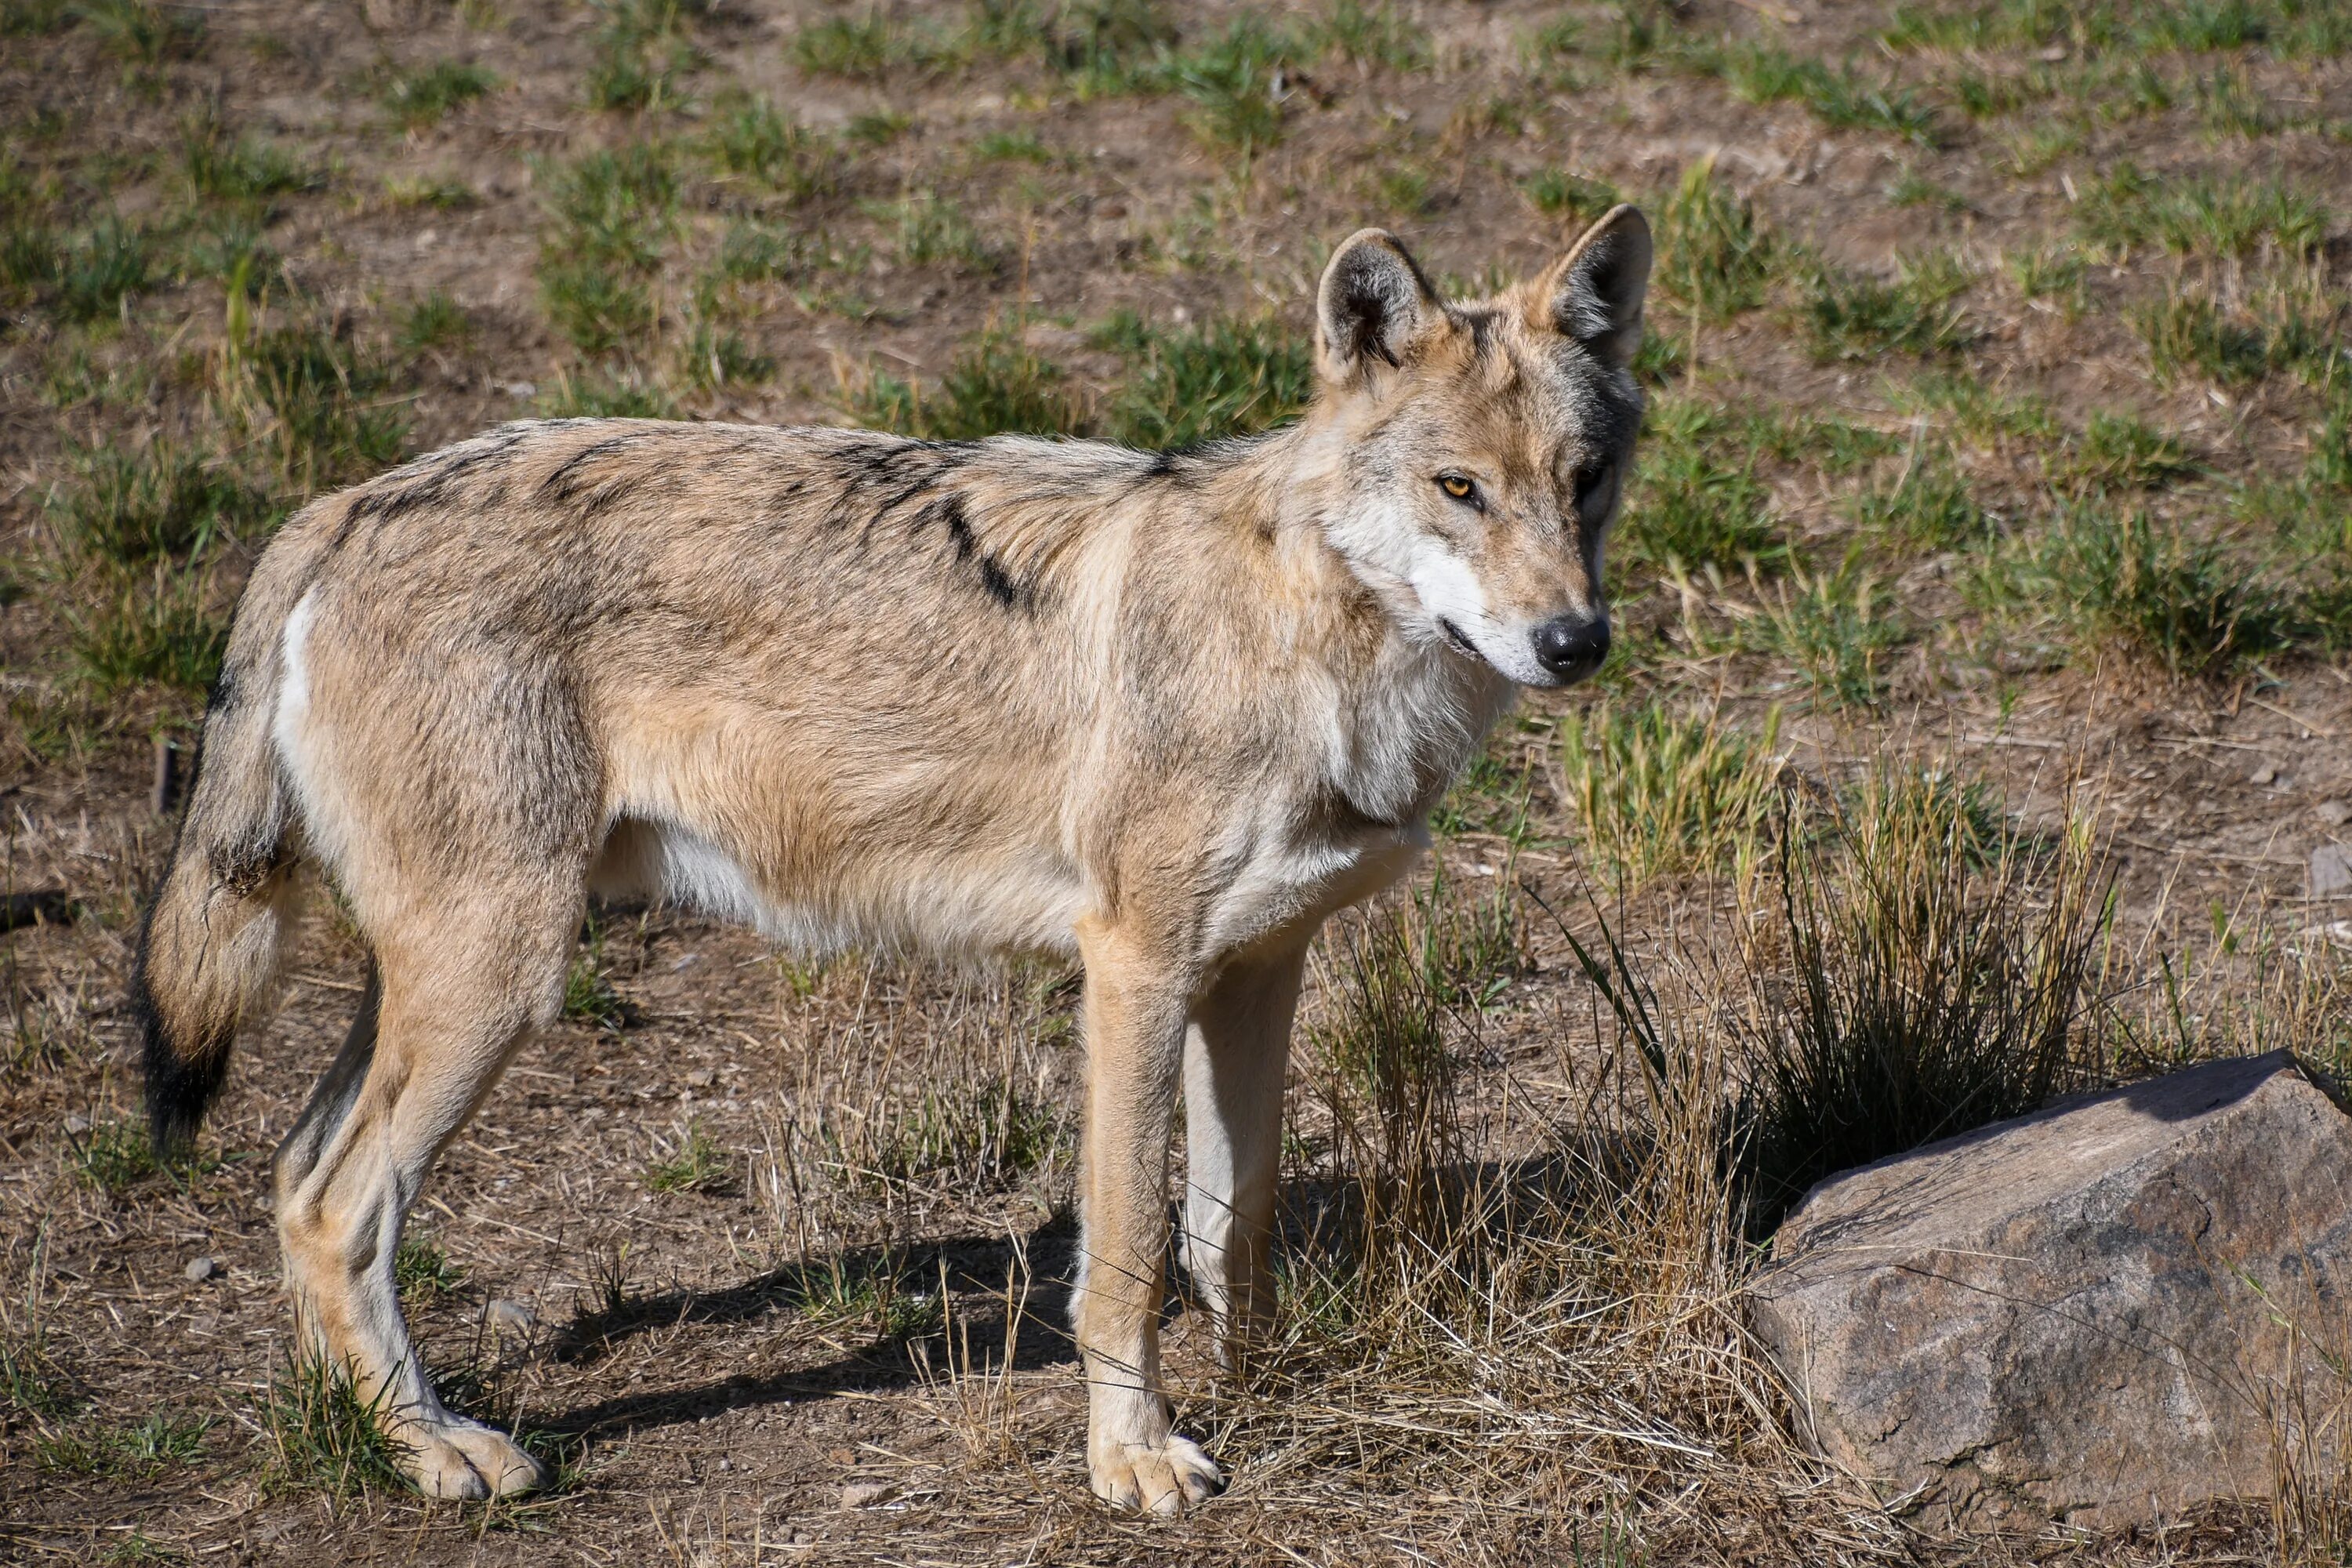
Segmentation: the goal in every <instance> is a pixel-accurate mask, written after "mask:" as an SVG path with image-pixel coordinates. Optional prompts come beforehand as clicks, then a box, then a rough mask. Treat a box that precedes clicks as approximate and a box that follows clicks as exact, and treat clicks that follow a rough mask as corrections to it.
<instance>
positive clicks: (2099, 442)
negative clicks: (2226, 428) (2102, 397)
mask: <svg viewBox="0 0 2352 1568" xmlns="http://www.w3.org/2000/svg"><path fill="white" fill-rule="evenodd" d="M2196 471H2197V463H2196V460H2195V459H2194V458H2191V457H2190V456H2189V450H2188V448H2187V447H2183V446H2182V445H2181V444H2180V442H2179V440H2178V439H2177V438H2175V437H2171V436H2168V435H2166V434H2165V433H2164V432H2163V431H2161V430H2158V429H2157V428H2156V427H2155V426H2152V425H2149V424H2147V423H2146V422H2145V421H2142V420H2138V419H2135V418H2133V417H2132V416H2130V415H2128V414H2094V415H2092V416H2091V418H2090V422H2089V423H2088V424H2087V425H2085V426H2084V429H2083V433H2082V434H2081V435H2080V436H2077V437H2070V438H2069V439H2067V440H2066V441H2065V442H2064V443H2063V445H2062V446H2061V447H2059V449H2058V451H2057V452H2056V453H2054V454H2053V457H2052V458H2051V462H2050V478H2051V480H2052V482H2053V483H2054V484H2056V485H2058V486H2059V487H2060V488H2061V489H2066V490H2068V491H2070V492H2073V493H2074V494H2077V495H2108V494H2113V493H2115V492H2116V491H2119V490H2147V489H2158V488H2159V487H2161V486H2164V485H2168V484H2170V483H2171V482H2172V481H2173V480H2175V479H2185V478H2187V477H2188V476H2189V475H2190V474H2193V473H2195V472H2196Z"/></svg>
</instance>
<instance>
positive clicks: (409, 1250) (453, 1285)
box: [392, 1236, 466, 1305]
mask: <svg viewBox="0 0 2352 1568" xmlns="http://www.w3.org/2000/svg"><path fill="white" fill-rule="evenodd" d="M465 1279H466V1271H465V1270H464V1269H463V1268H458V1267H457V1265H456V1264H454V1263H452V1262H450V1261H449V1255H448V1253H447V1252H446V1251H444V1250H443V1249H442V1248H441V1247H438V1246H437V1245H436V1244H435V1243H433V1242H431V1241H427V1240H426V1239H425V1237H421V1236H404V1237H401V1238H400V1246H399V1247H397V1248H395V1249H394V1252H393V1255H392V1282H393V1285H394V1289H398V1290H399V1292H400V1299H401V1300H403V1301H404V1302H406V1303H409V1304H410V1305H422V1304H423V1303H425V1302H427V1301H431V1300H436V1298H439V1297H442V1296H446V1295H447V1294H448V1293H449V1292H450V1291H452V1290H455V1289H457V1287H458V1286H459V1285H461V1284H463V1283H465Z"/></svg>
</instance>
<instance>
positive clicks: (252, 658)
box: [131, 549, 299, 1152]
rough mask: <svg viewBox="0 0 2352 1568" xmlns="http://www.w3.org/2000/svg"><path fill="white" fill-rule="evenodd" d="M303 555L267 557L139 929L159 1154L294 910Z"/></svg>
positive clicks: (186, 1118)
mask: <svg viewBox="0 0 2352 1568" xmlns="http://www.w3.org/2000/svg"><path fill="white" fill-rule="evenodd" d="M294 553H295V552H291V551H289V552H278V551H277V550H275V549H273V550H272V551H271V552H268V553H267V554H265V555H264V557H263V560H262V562H261V563H260V565H259V567H258V568H257V570H256V572H255V574H254V578H253V581H252V583H251V584H249V585H248V586H247V591H246V596H245V602H244V603H243V604H242V605H240V606H239V607H238V610H237V617H236V630H235V632H234V633H233V634H232V636H231V637H230V639H229V648H228V657H227V658H226V660H225V661H224V663H223V665H222V668H221V678H220V681H219V683H218V684H217V685H216V686H215V688H214V689H213V696H212V702H211V705H210V707H209V708H208V709H207V710H206V711H205V729H204V741H203V749H202V751H201V752H199V753H198V765H197V768H196V773H195V778H194V784H193V786H192V787H191V789H190V791H189V796H188V811H187V816H186V817H185V818H184V820H183V821H182V823H181V825H180V837H179V841H178V843H176V844H175V845H174V846H173V849H172V862H171V866H170V868H169V869H168V870H167V871H166V872H165V873H164V876H163V885H162V886H161V887H160V888H159V889H156V893H155V899H154V901H153V902H152V904H150V905H149V906H148V909H147V918H146V921H145V922H144V923H143V925H142V928H141V930H140V933H139V957H138V963H137V964H136V967H135V968H134V969H133V971H132V973H131V1007H132V1011H133V1013H134V1014H135V1016H137V1018H138V1020H139V1026H140V1029H141V1032H142V1034H143V1035H144V1036H145V1043H146V1052H145V1057H146V1073H147V1121H148V1128H149V1131H150V1133H151V1135H152V1137H153V1139H154V1142H155V1147H156V1149H157V1151H158V1152H169V1151H172V1150H174V1149H177V1148H179V1147H181V1146H183V1145H184V1144H185V1143H186V1142H188V1140H190V1139H191V1138H193V1137H194V1135H195V1131H196V1129H197V1128H198V1127H199V1126H200V1125H202V1123H203V1121H204V1116H205V1110H206V1108H208V1107H209V1106H210V1105H211V1104H212V1101H213V1097H214V1096H215V1095H216V1094H217V1093H219V1091H220V1086H221V1081H222V1079H224V1078H225V1077H226V1075H227V1072H228V1059H229V1048H230V1047H231V1046H232V1045H233V1044H234V1043H235V1040H236V1026H237V1021H238V1019H239V1018H241V1017H243V1016H246V1015H247V1013H248V1012H250V1011H251V1010H252V1009H253V1008H254V1007H255V1005H257V1004H258V1003H259V1002H260V1001H261V1000H262V999H263V998H264V997H265V995H266V994H268V991H269V989H270V987H271V984H272V983H273V982H274V981H275V980H276V978H277V975H278V959H279V955H280V952H281V950H282V948H283V946H284V941H285V937H286V934H287V932H288V931H289V929H290V928H291V926H292V924H293V921H294V917H295V915H296V913H297V912H298V911H297V907H296V901H295V896H294V894H295V889H294V879H293V875H292V873H293V854H292V845H291V837H292V832H291V829H292V821H291V818H290V816H289V810H288V803H287V801H286V798H285V790H284V785H283V783H282V781H281V776H280V770H279V764H278V749H277V742H276V741H275V739H274V738H273V737H272V735H271V732H270V730H271V722H272V717H273V715H274V713H275V711H276V709H277V702H278V675H279V670H278V664H279V657H278V655H279V640H280V633H281V632H282V630H283V628H284V626H285V623H286V617H287V616H288V615H289V614H290V613H291V611H292V609H293V601H294V600H295V599H297V598H299V584H298V583H297V582H296V581H293V580H291V579H294V578H296V577H297V576H298V573H297V572H296V571H295V570H292V569H293V568H296V567H297V565H298V563H297V562H295V561H293V560H290V559H287V558H286V557H288V556H290V555H292V554H294ZM273 558H274V559H273ZM273 568H277V569H276V570H273Z"/></svg>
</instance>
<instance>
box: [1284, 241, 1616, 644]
mask: <svg viewBox="0 0 2352 1568" xmlns="http://www.w3.org/2000/svg"><path fill="white" fill-rule="evenodd" d="M1649 278H1650V226H1649V225H1648V224H1647V223H1646V222H1644V221H1643V217H1642V215H1641V214H1640V213H1639V212H1638V211H1636V210H1635V209H1634V208H1633V207H1630V206H1621V207H1618V208H1616V209H1615V210H1614V211H1612V212H1611V213H1610V214H1609V215H1608V216H1605V217H1603V218H1601V220H1600V221H1599V222H1598V223H1596V224H1594V225H1593V226H1592V227H1591V229H1589V230H1588V231H1586V233H1585V235H1584V237H1583V238H1581V239H1580V240H1578V241H1577V242H1576V244H1575V246H1574V247H1573V248H1571V249H1570V251H1569V252H1568V254H1567V255H1565V256H1563V257H1561V258H1559V260H1558V261H1556V262H1554V263H1553V264H1552V265H1551V266H1550V267H1549V268H1547V269H1545V271H1544V272H1543V273H1542V275H1541V276H1539V277H1537V278H1535V279H1530V280H1528V281H1527V282H1524V283H1521V284H1520V285H1518V286H1517V288H1515V289H1507V290H1506V291H1505V292H1503V293H1501V294H1498V295H1496V296H1495V297H1494V298H1492V299H1487V300H1470V301H1465V302H1460V303H1449V302H1447V301H1446V300H1441V299H1439V298H1438V295H1437V291H1436V289H1433V287H1432V286H1431V284H1430V281H1429V279H1427V278H1426V277H1425V276H1423V273H1422V270H1421V268H1419V267H1418V266H1416V265H1415V264H1414V262H1413V259H1412V257H1411V256H1409V255H1407V254H1406V252H1405V249H1404V247H1403V246H1402V245H1401V244H1399V243H1398V242H1397V239H1396V237H1394V236H1393V235H1391V234H1388V233H1385V232H1383V231H1382V230H1380V229H1373V228H1368V229H1365V230H1363V231H1361V232H1360V233H1359V234H1357V235H1355V236H1353V237H1350V238H1349V240H1348V241H1347V243H1346V244H1344V245H1342V246H1340V247H1339V250H1338V251H1337V252H1336V253H1335V254H1334V255H1333V256H1332V258H1331V261H1330V265H1329V266H1328V268H1326V269H1325V271H1324V273H1323V284H1322V289H1321V291H1320V295H1319V297H1318V301H1317V310H1316V315H1317V329H1316V366H1317V371H1318V375H1319V376H1320V378H1321V381H1322V384H1323V385H1322V394H1321V396H1320V397H1319V398H1318V406H1317V409H1316V413H1315V416H1314V423H1315V425H1316V426H1317V429H1316V435H1317V437H1318V438H1319V439H1320V440H1325V441H1329V442H1332V443H1336V450H1333V451H1331V452H1330V454H1329V455H1330V456H1331V458H1333V459H1334V461H1333V464H1332V467H1331V468H1330V469H1329V470H1328V471H1329V472H1331V473H1332V474H1333V477H1334V482H1335V484H1336V485H1337V487H1338V496H1337V498H1336V499H1337V500H1338V504H1337V505H1336V506H1334V507H1333V508H1332V510H1331V511H1330V512H1329V514H1328V518H1329V521H1328V536H1329V538H1330V541H1331V542H1332V544H1333V546H1334V547H1335V548H1337V549H1338V550H1339V552H1340V553H1341V554H1342V555H1343V556H1345V557H1346V558H1347V560H1348V562H1349V564H1350V565H1351V566H1352V567H1353V568H1354V569H1355V571H1356V573H1357V574H1358V575H1359V576H1360V577H1361V578H1363V580H1364V581H1365V582H1366V583H1368V584H1370V585H1371V586H1372V588H1373V589H1374V590H1375V591H1376V592H1378V593H1379V594H1380V595H1381V597H1382V598H1383V599H1384V600H1385V601H1386V602H1387V603H1388V604H1389V605H1390V606H1391V610H1392V612H1393V613H1394V614H1396V615H1397V616H1399V617H1400V619H1401V620H1402V622H1403V623H1404V625H1405V626H1406V628H1407V630H1408V632H1409V633H1411V634H1413V635H1417V636H1423V637H1429V638H1431V639H1432V640H1437V639H1443V640H1444V642H1446V643H1448V644H1450V645H1451V646H1452V647H1453V648H1454V651H1455V652H1457V653H1459V654H1461V655H1462V656H1464V657H1465V658H1479V659H1484V660H1485V661H1486V663H1488V664H1490V665H1492V666H1493V667H1494V668H1496V669H1497V670H1500V671H1501V672H1502V673H1503V674H1504V675H1506V676H1507V677H1509V678H1510V679H1513V680H1515V681H1518V682H1520V683H1521V684H1523V685H1528V686H1565V685H1568V684H1569V683H1570V682H1572V681H1577V680H1581V679H1584V678H1585V677H1586V676H1588V675H1591V673H1592V672H1593V671H1594V670H1596V669H1598V668H1601V660H1602V658H1605V657H1606V656H1607V654H1608V652H1609V608H1608V605H1607V602H1606V600H1605V599H1604V598H1603V596H1602V594H1601V546H1602V542H1603V540H1604V538H1605V536H1606V534H1607V532H1608V529H1609V523H1610V521H1611V520H1612V518H1613V517H1614V516H1615V515H1616V512H1617V498H1618V492H1619V490H1620V489H1621V488H1622V484H1623V480H1624V474H1625V467H1626V464H1627V463H1628V462H1629V461H1630V460H1631V459H1632V458H1633V437H1634V434H1635V432H1636V431H1637V430H1639V429H1640V427H1641V423H1642V392H1641V388H1640V387H1639V386H1638V385H1637V384H1635V383H1634V380H1633V373H1632V372H1631V370H1630V369H1628V365H1629V364H1630V363H1631V361H1632V360H1633V351H1634V350H1635V349H1636V348H1638V347H1639V346H1640V345H1641V341H1642V298H1643V293H1644V291H1645V290H1646V289H1647V287H1648V284H1649Z"/></svg>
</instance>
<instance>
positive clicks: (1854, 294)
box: [1804, 263, 1973, 364]
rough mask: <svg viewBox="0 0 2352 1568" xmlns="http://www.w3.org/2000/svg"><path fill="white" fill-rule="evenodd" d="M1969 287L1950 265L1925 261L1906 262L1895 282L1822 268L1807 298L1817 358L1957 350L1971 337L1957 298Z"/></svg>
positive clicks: (1858, 358)
mask: <svg viewBox="0 0 2352 1568" xmlns="http://www.w3.org/2000/svg"><path fill="white" fill-rule="evenodd" d="M1965 287H1966V284H1965V283H1964V282H1962V283H1957V284H1956V281H1955V279H1953V278H1952V276H1951V275H1950V274H1949V272H1948V270H1947V269H1944V268H1937V267H1934V266H1931V265H1928V264H1925V263H1923V264H1917V265H1906V266H1905V267H1903V268H1900V269H1899V270H1898V271H1897V272H1896V274H1895V278H1894V279H1892V280H1891V281H1882V280H1880V279H1875V278H1870V277H1865V276H1864V275H1862V274H1860V273H1854V272H1847V271H1844V270H1843V269H1840V268H1829V267H1823V268H1818V269H1816V270H1815V271H1814V273H1813V275H1812V277H1811V279H1810V280H1809V281H1808V283H1807V286H1806V290H1805V300H1804V321H1805V325H1806V328H1807V331H1808V333H1809V335H1810V337H1811V346H1812V352H1813V357H1814V358H1815V359H1816V360H1818V361H1820V362H1822V363H1825V364H1826V363H1833V362H1836V361H1839V360H1855V361H1868V360H1874V359H1877V358H1879V357H1881V356H1882V355H1885V354H1889V353H1912V354H1923V355H1933V354H1946V353H1954V352H1956V351H1957V350H1958V349H1959V348H1961V347H1963V346H1964V345H1966V344H1967V343H1968V342H1969V341H1970V340H1971V338H1972V337H1973V333H1971V331H1969V327H1968V324H1967V317H1966V314H1965V312H1964V311H1963V310H1961V308H1960V307H1959V306H1958V304H1957V303H1955V302H1954V297H1955V295H1956V294H1957V293H1958V290H1959V289H1962V288H1965Z"/></svg>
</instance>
